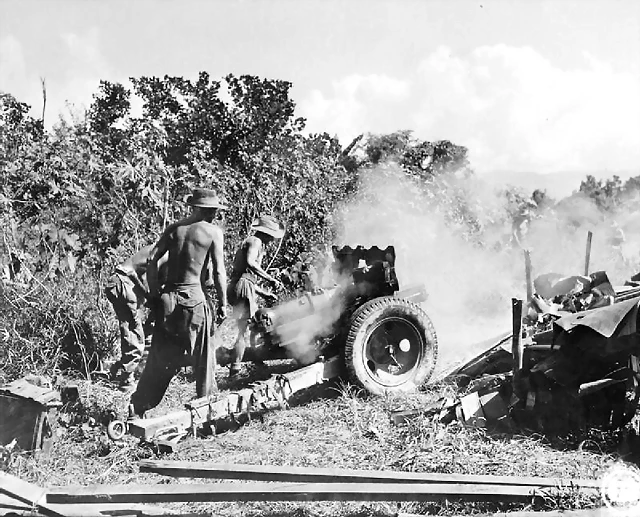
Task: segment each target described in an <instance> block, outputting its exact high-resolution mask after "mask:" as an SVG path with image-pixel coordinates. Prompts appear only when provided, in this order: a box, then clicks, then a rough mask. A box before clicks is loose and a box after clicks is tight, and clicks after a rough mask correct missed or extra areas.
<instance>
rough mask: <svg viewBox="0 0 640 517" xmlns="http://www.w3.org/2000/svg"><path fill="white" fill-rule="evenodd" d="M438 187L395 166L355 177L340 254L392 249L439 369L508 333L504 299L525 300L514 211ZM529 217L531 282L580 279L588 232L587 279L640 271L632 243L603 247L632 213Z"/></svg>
mask: <svg viewBox="0 0 640 517" xmlns="http://www.w3.org/2000/svg"><path fill="white" fill-rule="evenodd" d="M442 178H445V179H442V180H436V181H435V182H434V184H433V185H432V186H430V187H427V188H425V187H424V183H422V184H421V183H420V182H419V181H417V180H415V179H413V178H411V177H409V176H408V175H407V174H405V172H404V171H403V170H402V169H401V168H400V167H399V166H397V165H388V166H383V167H378V168H376V169H373V170H371V171H369V172H368V173H365V174H363V175H362V177H361V184H360V186H359V190H358V194H357V195H356V198H355V199H353V200H351V201H350V202H349V203H348V204H346V205H345V206H343V207H342V208H341V210H340V213H339V217H338V219H339V220H340V221H341V225H342V228H341V235H340V244H342V245H347V244H348V245H351V246H355V245H363V246H367V247H368V246H373V245H377V246H379V247H381V248H384V247H386V246H388V245H393V246H395V249H396V273H397V275H398V279H399V281H400V288H401V289H403V288H406V287H410V286H411V285H414V284H424V285H425V287H426V290H427V292H428V293H429V299H428V300H427V301H426V302H425V303H424V304H423V308H424V309H425V310H426V312H427V314H428V315H429V317H430V318H431V319H432V321H433V323H434V326H435V329H436V333H437V335H438V340H439V351H440V359H439V361H438V363H439V367H442V365H444V364H447V363H449V362H451V361H456V360H460V359H461V358H463V357H465V356H467V355H468V354H469V353H470V352H471V351H472V350H473V349H474V347H473V345H474V344H478V343H480V342H482V341H485V340H487V339H490V338H494V337H496V336H497V335H499V334H502V333H503V332H508V331H510V328H511V298H513V297H517V298H525V297H526V280H525V270H524V254H523V251H522V249H521V248H520V247H519V246H518V245H517V243H516V242H514V240H513V230H514V226H513V222H512V217H511V214H512V211H513V206H512V205H511V204H510V203H512V201H510V200H509V198H508V196H505V195H504V193H501V192H500V191H499V190H497V189H496V188H495V187H494V186H490V185H489V184H487V183H485V182H484V181H483V180H482V179H480V178H478V177H475V176H471V177H461V176H460V175H459V174H458V173H456V172H455V171H452V172H449V173H447V174H446V175H444V176H443V177H442ZM627 205H628V206H629V207H630V206H633V204H632V203H628V204H627ZM627 205H625V206H627ZM534 213H535V217H534V219H533V220H532V222H531V224H530V226H529V229H528V232H526V233H525V234H524V235H523V238H522V239H521V242H522V245H523V246H524V247H526V248H528V249H530V252H531V257H532V265H533V270H534V271H533V275H534V278H535V276H536V275H539V274H542V273H547V272H557V273H560V274H563V275H572V274H581V273H582V272H583V270H584V261H585V248H586V239H587V231H589V230H590V231H592V232H593V233H594V237H593V243H592V254H591V262H590V263H591V267H590V271H591V272H593V271H597V270H605V271H607V273H608V274H609V277H610V279H611V280H612V281H613V282H614V284H616V283H619V284H620V283H623V282H624V280H626V279H628V278H629V277H630V275H631V274H632V273H633V272H634V268H635V269H640V265H639V264H640V253H639V250H638V247H637V242H638V237H639V236H636V238H635V241H634V240H633V239H629V238H627V239H626V241H625V243H623V244H622V246H621V247H620V249H618V248H613V247H612V245H611V244H610V239H611V238H612V237H613V236H614V233H615V226H614V225H615V224H616V223H617V224H618V225H619V226H620V227H621V228H622V229H623V231H627V232H628V233H629V234H630V235H631V233H632V231H636V232H637V230H635V227H636V226H637V225H635V224H634V225H631V221H633V220H634V217H635V220H636V221H637V220H638V219H637V217H638V215H640V214H639V213H638V212H637V211H636V212H633V211H632V210H631V209H627V210H621V211H620V212H619V214H618V215H617V219H616V222H615V223H614V221H613V220H612V218H611V216H609V217H607V216H605V214H604V213H603V212H602V211H600V210H599V209H598V207H597V206H596V205H595V203H594V202H593V200H591V199H589V198H584V197H580V196H575V197H572V198H571V199H567V200H565V201H563V202H561V203H558V204H557V205H555V206H552V207H550V208H546V209H543V208H537V209H535V210H534Z"/></svg>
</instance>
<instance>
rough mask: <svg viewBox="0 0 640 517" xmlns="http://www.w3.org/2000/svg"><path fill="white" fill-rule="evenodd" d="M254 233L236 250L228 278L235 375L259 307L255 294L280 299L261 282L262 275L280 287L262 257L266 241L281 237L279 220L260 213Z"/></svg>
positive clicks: (232, 371) (231, 369) (231, 367)
mask: <svg viewBox="0 0 640 517" xmlns="http://www.w3.org/2000/svg"><path fill="white" fill-rule="evenodd" d="M251 229H252V230H253V231H254V234H253V235H251V236H250V237H248V238H247V239H246V240H245V241H244V242H243V243H242V245H241V246H240V249H239V250H238V251H237V252H236V256H235V258H234V261H233V272H232V273H231V277H230V279H229V288H228V292H229V294H228V296H229V302H230V303H231V304H232V305H233V317H234V319H235V320H236V322H237V325H238V337H237V338H236V342H235V348H234V354H233V362H232V363H231V366H230V368H229V375H230V376H235V375H237V374H238V373H239V372H240V368H241V366H242V357H243V356H244V351H245V348H246V347H247V343H246V340H245V333H246V330H247V326H248V325H249V322H250V320H251V318H253V316H254V314H255V313H256V311H257V310H258V301H257V298H256V295H260V296H262V297H264V298H268V299H272V300H277V297H276V296H275V295H274V294H273V293H271V292H269V291H266V290H265V289H262V288H261V287H260V286H259V285H258V280H259V279H260V278H262V279H264V280H266V281H267V282H270V283H272V284H274V286H275V287H276V288H277V287H280V286H281V285H282V284H281V283H280V281H279V280H277V279H275V278H273V277H272V276H271V275H269V274H268V273H267V272H266V271H265V270H264V269H262V265H261V264H262V258H263V256H264V247H265V245H266V244H269V243H270V242H272V241H274V240H275V239H281V238H282V236H283V235H284V230H283V229H282V228H281V227H280V223H278V221H276V220H275V219H274V218H273V217H271V216H267V215H265V216H261V217H259V218H258V219H256V220H255V221H254V222H253V224H252V225H251Z"/></svg>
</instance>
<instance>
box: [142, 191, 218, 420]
mask: <svg viewBox="0 0 640 517" xmlns="http://www.w3.org/2000/svg"><path fill="white" fill-rule="evenodd" d="M187 203H189V204H190V205H191V206H193V207H194V211H193V214H192V215H190V216H189V217H187V218H185V219H182V220H181V221H178V222H177V223H174V224H172V225H170V226H169V227H168V228H167V229H166V230H165V231H164V233H163V234H162V237H160V240H159V241H158V243H157V244H156V245H155V246H154V248H153V250H152V252H151V255H150V258H149V263H148V271H147V277H148V282H149V292H150V296H151V298H152V299H154V300H156V305H157V306H156V311H157V315H156V325H155V329H154V333H153V340H152V343H151V349H150V351H149V357H148V359H147V363H146V365H145V369H144V371H143V372H142V376H141V377H140V381H139V382H138V388H137V390H136V392H135V393H134V394H133V395H132V396H131V406H130V413H131V416H141V415H143V414H144V412H145V411H148V410H149V409H152V408H154V407H155V406H157V405H158V404H159V403H160V401H161V400H162V397H163V396H164V393H165V391H166V390H167V387H168V386H169V382H171V379H172V378H173V376H174V375H175V374H176V373H177V372H178V370H179V369H180V367H181V366H182V358H183V356H184V355H185V354H188V355H190V356H191V362H192V366H193V373H194V376H195V379H196V394H197V396H198V397H204V396H209V395H211V394H212V393H213V392H214V391H215V389H216V383H215V377H214V370H215V350H214V349H213V347H214V344H213V323H214V322H213V318H212V315H211V309H210V307H209V304H208V302H207V297H206V295H205V292H204V289H205V284H206V281H207V279H208V276H209V271H208V270H209V268H211V269H212V276H213V282H214V285H215V288H216V292H217V300H218V311H217V313H218V314H217V315H218V317H219V318H224V317H225V315H226V304H227V294H226V283H227V278H226V273H225V269H224V257H223V244H224V237H223V234H222V230H221V229H220V227H219V226H217V225H216V224H214V220H215V218H216V216H217V212H218V210H225V209H226V208H227V207H226V206H225V205H223V204H222V203H221V201H220V199H219V198H218V196H217V195H216V194H215V192H214V191H212V190H208V189H195V190H194V191H193V194H192V195H191V196H190V197H189V199H187ZM165 253H167V254H168V259H167V281H166V285H165V286H164V288H163V289H162V291H161V290H160V285H159V284H158V276H157V271H158V263H159V260H160V258H161V257H162V256H163V255H164V254H165Z"/></svg>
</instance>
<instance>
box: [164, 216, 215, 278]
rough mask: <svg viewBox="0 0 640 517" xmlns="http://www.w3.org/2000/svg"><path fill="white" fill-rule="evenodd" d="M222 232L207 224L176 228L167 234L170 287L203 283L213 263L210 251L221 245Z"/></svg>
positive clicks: (201, 222) (193, 224)
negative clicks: (172, 285)
mask: <svg viewBox="0 0 640 517" xmlns="http://www.w3.org/2000/svg"><path fill="white" fill-rule="evenodd" d="M221 238H222V231H221V230H220V228H219V227H218V226H216V225H215V224H213V223H209V222H207V221H197V222H192V223H190V224H185V225H180V224H178V225H176V226H175V227H174V228H172V229H171V231H170V232H169V233H168V234H167V249H168V252H169V258H168V260H167V269H168V272H167V284H168V285H171V284H200V285H203V284H204V282H205V275H206V271H207V268H208V267H209V261H210V260H211V259H210V257H211V254H210V253H209V252H210V250H211V249H212V248H213V247H215V246H219V245H220V240H221Z"/></svg>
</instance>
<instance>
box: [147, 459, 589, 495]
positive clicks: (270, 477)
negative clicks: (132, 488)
mask: <svg viewBox="0 0 640 517" xmlns="http://www.w3.org/2000/svg"><path fill="white" fill-rule="evenodd" d="M138 464H139V466H140V472H152V473H156V474H163V475H165V476H173V477H191V478H209V479H242V480H247V481H278V482H301V483H357V482H359V483H423V484H426V483H439V484H456V483H457V484H465V485H472V484H478V485H508V486H531V487H567V486H573V487H581V488H593V489H597V488H599V486H600V482H599V481H597V480H592V479H568V480H562V479H554V478H541V477H519V476H517V477H516V476H480V475H464V474H439V473H431V472H400V471H390V470H351V469H336V468H318V467H289V466H277V465H234V464H228V463H210V462H206V461H202V462H191V461H159V460H142V461H140V462H139V463H138Z"/></svg>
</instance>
